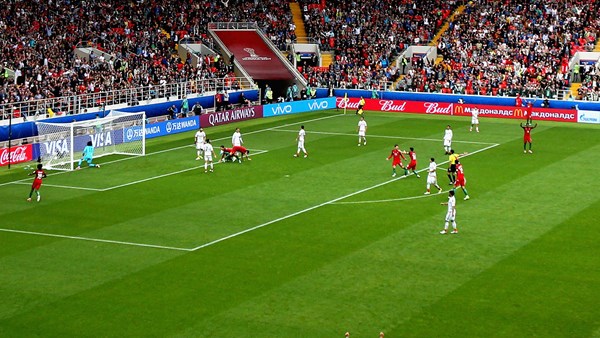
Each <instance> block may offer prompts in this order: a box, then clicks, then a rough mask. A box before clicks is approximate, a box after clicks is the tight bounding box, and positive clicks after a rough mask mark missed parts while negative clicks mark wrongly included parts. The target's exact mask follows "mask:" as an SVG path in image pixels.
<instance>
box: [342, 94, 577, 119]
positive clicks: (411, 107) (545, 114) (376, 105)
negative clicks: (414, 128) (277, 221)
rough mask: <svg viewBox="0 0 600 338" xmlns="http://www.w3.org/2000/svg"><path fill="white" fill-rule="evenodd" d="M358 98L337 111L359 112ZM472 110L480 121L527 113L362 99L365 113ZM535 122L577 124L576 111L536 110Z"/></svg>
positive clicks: (467, 112)
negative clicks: (372, 111)
mask: <svg viewBox="0 0 600 338" xmlns="http://www.w3.org/2000/svg"><path fill="white" fill-rule="evenodd" d="M359 100H360V99H359V98H354V97H352V98H346V99H344V98H343V97H338V98H337V100H336V107H337V108H339V109H343V108H346V109H349V110H356V109H358V101H359ZM473 108H477V109H479V116H480V117H498V118H509V119H525V116H526V113H527V110H526V108H525V107H511V106H495V105H474V104H461V103H450V102H428V101H403V100H382V99H365V106H364V108H363V109H364V110H374V111H382V112H393V113H414V114H436V115H457V116H471V112H472V110H473ZM532 115H533V119H534V120H541V121H559V122H577V111H576V110H575V109H554V108H537V107H534V108H533V111H532Z"/></svg>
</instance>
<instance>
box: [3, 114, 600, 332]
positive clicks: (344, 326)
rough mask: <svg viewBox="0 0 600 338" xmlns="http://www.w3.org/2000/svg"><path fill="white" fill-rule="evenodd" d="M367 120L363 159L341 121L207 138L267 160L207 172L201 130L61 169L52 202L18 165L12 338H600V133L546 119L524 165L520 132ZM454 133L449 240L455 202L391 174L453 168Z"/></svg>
mask: <svg viewBox="0 0 600 338" xmlns="http://www.w3.org/2000/svg"><path fill="white" fill-rule="evenodd" d="M366 120H367V122H368V133H367V135H368V136H367V137H368V145H367V146H361V147H358V146H357V136H356V124H357V118H356V116H355V115H354V114H353V113H349V114H347V115H343V114H341V111H335V110H332V111H327V112H321V113H307V114H299V115H289V116H285V117H276V118H269V119H261V120H253V121H246V122H243V123H239V124H235V125H226V126H219V127H213V128H207V129H206V132H207V134H208V137H209V138H211V139H213V145H214V146H215V149H216V150H217V152H218V149H217V148H218V146H219V145H221V144H224V145H227V146H229V145H230V137H231V134H232V132H233V129H234V128H235V127H240V128H241V130H242V134H243V137H244V141H245V145H246V146H247V147H248V148H249V149H251V150H252V153H251V157H252V161H245V162H244V163H242V164H238V163H224V164H222V163H220V164H217V165H215V171H214V173H208V174H205V173H204V170H203V168H202V169H201V168H200V166H201V164H203V162H202V161H195V148H194V146H193V144H192V143H193V132H189V133H184V134H179V135H174V136H170V137H166V138H160V139H152V140H149V141H148V145H147V153H148V155H147V156H144V157H137V158H122V157H118V156H112V157H105V158H100V159H98V161H97V162H99V163H101V164H103V166H102V168H101V169H85V170H80V171H76V172H65V173H57V172H51V175H49V176H48V177H47V178H46V179H45V181H44V185H43V186H42V189H41V194H42V201H41V202H39V203H37V202H30V203H28V202H26V201H25V199H26V197H27V195H28V193H29V189H30V184H31V177H28V176H27V175H26V174H27V171H26V170H24V168H23V165H20V166H14V167H13V168H12V169H10V170H8V169H6V168H2V170H1V171H0V200H1V204H0V299H1V301H0V336H2V337H36V336H40V337H72V336H94V337H98V336H102V337H128V336H156V337H164V336H169V337H171V336H174V337H256V338H262V337H343V335H344V332H346V331H348V332H350V333H351V337H353V338H356V337H378V334H379V332H380V331H383V332H385V336H386V337H600V306H599V304H600V291H598V290H600V245H599V244H598V242H599V241H598V236H599V235H600V221H599V220H600V193H599V192H600V180H599V179H598V174H597V172H598V170H599V169H598V168H599V167H598V164H599V163H600V137H599V135H600V126H592V125H576V124H561V123H552V122H540V123H539V126H538V128H537V129H535V130H534V131H533V140H534V144H533V145H534V147H533V149H534V153H533V154H523V144H522V137H523V132H522V130H521V128H520V127H519V126H518V122H520V121H515V120H502V119H481V126H480V129H481V132H480V133H475V132H469V131H468V128H469V122H470V119H467V118H460V117H443V116H425V115H412V114H390V113H376V112H367V113H366ZM301 124H303V125H304V126H305V128H306V131H307V139H306V148H307V150H308V152H309V157H308V158H306V159H305V158H293V157H292V154H293V153H295V151H296V142H295V138H296V135H297V131H298V129H299V127H300V125H301ZM447 124H451V125H452V127H453V129H454V142H453V148H454V149H456V151H457V152H459V153H462V152H468V153H469V156H466V157H463V158H462V163H463V165H464V168H465V173H466V177H467V188H468V190H469V194H470V196H471V200H469V201H463V197H464V194H463V192H462V191H460V190H457V192H456V193H457V201H458V203H457V204H458V205H457V222H458V225H459V230H460V233H459V234H458V235H440V234H439V230H440V229H441V228H442V227H443V221H444V220H443V218H444V215H445V211H446V209H445V206H442V205H440V203H441V202H444V201H446V200H447V193H446V192H444V193H442V194H440V195H437V194H435V190H433V191H434V194H433V195H430V196H424V195H423V192H424V191H425V183H426V173H424V172H423V173H422V174H421V178H416V177H415V176H409V177H406V178H400V177H396V178H394V179H393V178H392V177H391V162H389V161H386V160H385V159H386V157H387V156H388V155H389V153H390V150H391V149H392V147H393V145H394V144H395V143H398V144H399V145H400V148H401V149H406V150H408V148H409V147H411V146H412V147H414V148H415V150H416V152H417V155H418V161H419V162H418V169H420V170H421V169H424V168H426V167H427V165H428V162H429V161H428V160H429V158H430V157H435V158H436V161H437V162H438V164H440V168H442V169H445V168H446V167H447V165H446V163H447V160H448V159H447V156H445V155H444V152H443V147H442V140H441V139H442V135H443V130H444V128H445V126H446V125H447ZM399 173H400V174H402V172H401V171H399ZM438 180H439V182H440V185H441V186H442V188H443V189H444V191H447V190H448V188H449V185H448V179H447V177H446V175H445V172H444V171H443V170H440V171H439V172H438Z"/></svg>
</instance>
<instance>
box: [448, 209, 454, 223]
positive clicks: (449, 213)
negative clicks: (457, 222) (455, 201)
mask: <svg viewBox="0 0 600 338" xmlns="http://www.w3.org/2000/svg"><path fill="white" fill-rule="evenodd" d="M455 218H456V213H455V212H452V211H448V213H446V222H450V221H452V222H454V219H455Z"/></svg>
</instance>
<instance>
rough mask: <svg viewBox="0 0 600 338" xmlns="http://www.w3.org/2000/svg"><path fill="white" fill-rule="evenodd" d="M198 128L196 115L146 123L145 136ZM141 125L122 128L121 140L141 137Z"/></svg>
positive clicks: (150, 136)
mask: <svg viewBox="0 0 600 338" xmlns="http://www.w3.org/2000/svg"><path fill="white" fill-rule="evenodd" d="M198 128H200V121H199V119H198V116H192V117H184V118H181V119H177V120H169V121H164V122H158V123H152V124H147V125H146V130H145V132H146V138H147V139H148V138H154V137H159V136H165V135H171V134H177V133H183V132H185V131H190V130H196V129H198ZM142 135H143V134H142V126H134V127H129V128H125V129H123V140H124V141H125V142H131V141H138V140H141V139H142Z"/></svg>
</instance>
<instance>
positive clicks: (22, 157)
mask: <svg viewBox="0 0 600 338" xmlns="http://www.w3.org/2000/svg"><path fill="white" fill-rule="evenodd" d="M9 155H10V156H9ZM9 157H10V163H11V164H15V163H22V162H29V161H32V160H33V146H32V145H31V144H24V145H21V146H16V147H10V149H9V148H2V149H0V167H2V166H5V165H8V163H9Z"/></svg>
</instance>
